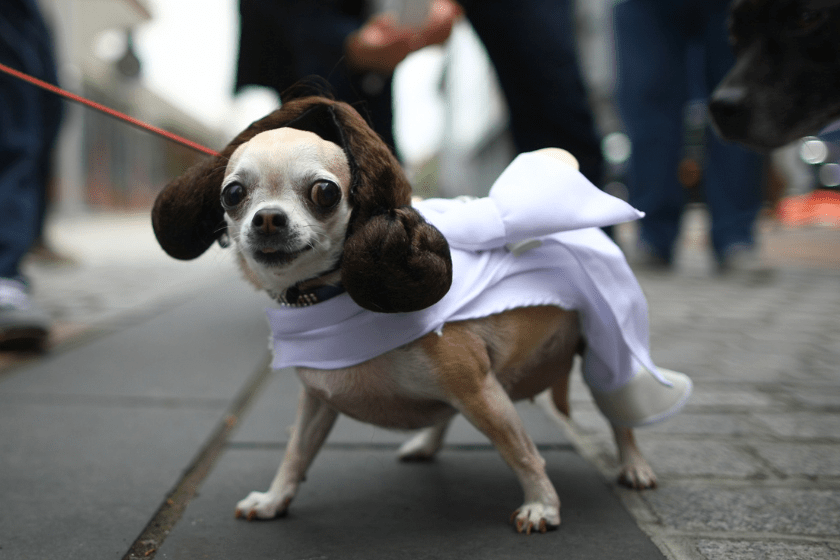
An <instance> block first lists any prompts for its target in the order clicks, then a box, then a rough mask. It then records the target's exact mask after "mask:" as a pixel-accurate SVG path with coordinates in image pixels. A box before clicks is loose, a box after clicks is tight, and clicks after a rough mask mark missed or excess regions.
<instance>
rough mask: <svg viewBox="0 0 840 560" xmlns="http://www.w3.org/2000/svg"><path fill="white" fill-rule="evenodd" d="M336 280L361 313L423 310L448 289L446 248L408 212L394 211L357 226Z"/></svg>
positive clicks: (449, 274) (431, 228)
mask: <svg viewBox="0 0 840 560" xmlns="http://www.w3.org/2000/svg"><path fill="white" fill-rule="evenodd" d="M341 276H342V281H343V283H344V287H345V288H346V289H347V292H348V293H349V294H350V297H352V298H353V301H355V302H356V303H357V304H359V305H360V306H362V307H364V308H365V309H369V310H371V311H377V312H380V313H402V312H409V311H418V310H420V309H425V308H426V307H429V306H431V305H434V304H435V303H437V302H438V301H439V300H440V299H441V298H442V297H443V296H445V295H446V292H448V291H449V286H450V285H451V284H452V258H451V256H450V254H449V244H448V243H447V242H446V239H445V238H444V237H443V234H441V233H440V231H438V230H437V228H435V227H434V226H433V225H431V224H429V223H428V222H426V220H424V219H423V216H421V215H420V213H419V212H417V211H416V210H415V209H414V208H412V207H410V206H400V207H398V208H395V209H392V210H388V211H387V212H386V213H383V214H379V215H376V216H373V217H372V218H370V219H369V220H367V221H365V222H363V223H361V224H359V226H358V229H357V230H356V231H354V232H353V233H352V234H351V235H350V236H349V237H348V238H347V241H346V242H345V245H344V257H343V260H342V265H341Z"/></svg>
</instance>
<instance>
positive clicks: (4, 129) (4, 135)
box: [0, 10, 45, 278]
mask: <svg viewBox="0 0 840 560" xmlns="http://www.w3.org/2000/svg"><path fill="white" fill-rule="evenodd" d="M28 15H29V14H25V13H23V14H19V13H16V11H15V10H11V11H6V10H0V62H3V63H4V64H6V65H8V66H11V67H13V68H15V69H18V70H22V71H24V72H28V73H34V74H36V75H40V74H41V70H42V68H41V67H42V64H41V62H40V61H39V57H38V53H37V49H36V48H35V46H34V45H33V42H32V36H31V35H28V33H31V31H32V21H31V19H29V17H26V16H28ZM21 16H23V17H21ZM40 99H41V94H40V92H39V91H38V90H37V89H36V88H35V87H34V86H31V85H28V84H26V83H24V82H22V81H20V80H17V79H16V78H13V77H10V76H0V277H6V278H11V277H16V276H18V275H19V273H20V270H19V264H20V261H21V259H22V258H23V256H24V255H25V254H26V252H27V251H28V250H29V248H30V246H31V244H32V243H33V241H34V240H35V238H36V236H37V234H38V223H39V208H40V202H39V200H40V197H41V191H42V189H43V186H42V185H41V184H40V183H39V180H40V178H41V175H40V173H39V169H38V163H39V161H40V160H41V149H42V144H43V140H42V130H43V128H44V124H43V119H44V118H45V116H44V114H43V113H42V112H41V111H40V110H39V105H38V101H39V100H40Z"/></svg>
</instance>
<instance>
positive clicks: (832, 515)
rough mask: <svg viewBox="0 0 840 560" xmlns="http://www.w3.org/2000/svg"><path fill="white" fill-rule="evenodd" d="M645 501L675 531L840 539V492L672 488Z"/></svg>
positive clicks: (712, 487)
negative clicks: (838, 537)
mask: <svg viewBox="0 0 840 560" xmlns="http://www.w3.org/2000/svg"><path fill="white" fill-rule="evenodd" d="M645 499H646V500H647V501H648V503H650V505H651V506H652V507H653V509H654V510H655V511H656V513H657V514H658V515H659V517H660V519H661V520H662V522H663V523H664V524H665V525H666V526H668V527H671V528H674V529H681V530H700V531H728V532H753V533H756V532H764V533H790V534H799V535H808V536H816V537H821V536H825V537H832V538H836V536H837V535H840V515H838V513H837V512H840V491H838V490H822V489H814V490H807V489H801V488H784V487H781V488H780V487H772V486H762V487H758V486H755V487H741V488H731V487H720V486H715V485H709V486H703V487H692V486H682V487H680V486H677V485H667V484H666V485H665V486H664V487H663V488H660V489H659V490H658V491H657V492H650V493H648V494H647V495H646V496H645ZM688 504H690V507H687V505H688Z"/></svg>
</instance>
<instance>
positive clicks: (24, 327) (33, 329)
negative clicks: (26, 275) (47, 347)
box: [0, 278, 50, 351]
mask: <svg viewBox="0 0 840 560" xmlns="http://www.w3.org/2000/svg"><path fill="white" fill-rule="evenodd" d="M49 328H50V317H49V316H48V315H47V314H46V313H45V312H43V311H42V310H40V309H38V307H36V306H35V304H34V303H33V302H32V298H30V297H29V291H28V289H27V287H26V284H25V283H23V282H21V281H20V280H15V279H12V278H0V350H14V351H33V350H34V351H41V350H43V349H44V342H45V341H46V338H47V334H48V333H49Z"/></svg>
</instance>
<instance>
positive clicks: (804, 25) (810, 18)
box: [790, 10, 828, 34]
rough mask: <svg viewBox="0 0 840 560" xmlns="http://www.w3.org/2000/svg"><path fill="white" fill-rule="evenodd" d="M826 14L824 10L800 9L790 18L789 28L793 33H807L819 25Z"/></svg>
mask: <svg viewBox="0 0 840 560" xmlns="http://www.w3.org/2000/svg"><path fill="white" fill-rule="evenodd" d="M827 15H828V14H827V12H826V11H825V10H801V11H799V12H797V13H796V15H794V17H793V19H792V20H791V23H790V26H791V27H790V29H791V31H792V32H793V33H794V34H803V33H808V32H809V31H812V30H814V29H816V28H817V27H819V26H820V24H821V23H822V22H824V21H825V19H826V16H827Z"/></svg>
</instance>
